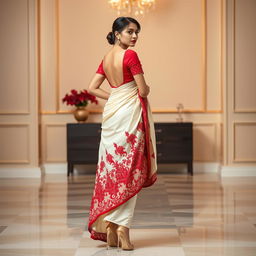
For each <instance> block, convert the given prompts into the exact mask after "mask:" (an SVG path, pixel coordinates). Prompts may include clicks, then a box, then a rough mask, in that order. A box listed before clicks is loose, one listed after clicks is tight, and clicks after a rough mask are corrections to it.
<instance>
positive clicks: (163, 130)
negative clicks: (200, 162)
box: [155, 122, 193, 175]
mask: <svg viewBox="0 0 256 256" xmlns="http://www.w3.org/2000/svg"><path fill="white" fill-rule="evenodd" d="M155 133H156V148H157V162H158V163H187V166H188V172H189V173H190V174H191V175H193V123H190V122H184V123H155Z"/></svg>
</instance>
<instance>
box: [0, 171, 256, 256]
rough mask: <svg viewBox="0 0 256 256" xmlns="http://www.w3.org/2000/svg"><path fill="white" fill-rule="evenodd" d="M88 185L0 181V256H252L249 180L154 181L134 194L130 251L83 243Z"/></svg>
mask: <svg viewBox="0 0 256 256" xmlns="http://www.w3.org/2000/svg"><path fill="white" fill-rule="evenodd" d="M93 186H94V176H93V175H75V176H74V177H70V178H67V177H66V175H64V174H63V175H62V174H58V175H57V174H56V175H53V174H51V175H46V176H44V177H42V179H1V180H0V255H1V256H9V255H12V256H32V255H33V256H34V255H35V256H36V255H43V256H62V255H63V256H87V255H88V256H96V255H97V256H103V255H109V256H114V255H132V256H137V255H138V256H139V255H140V256H141V255H147V256H158V255H173V256H212V255H214V256H222V255H223V256H224V255H228V256H255V255H256V196H255V195H256V178H225V179H220V177H219V176H218V175H217V174H212V173H211V174H195V175H194V176H193V177H191V176H189V175H187V174H158V180H157V182H156V183H155V185H154V186H152V187H149V188H145V189H143V190H142V191H141V192H140V193H139V195H138V199H137V205H136V208H135V215H134V219H133V225H132V227H131V230H130V236H131V241H132V242H133V243H134V246H135V250H134V251H117V250H116V249H112V250H106V244H105V243H104V242H101V241H95V240H92V239H90V238H89V233H88V232H87V221H88V210H89V206H90V200H91V196H92V192H93Z"/></svg>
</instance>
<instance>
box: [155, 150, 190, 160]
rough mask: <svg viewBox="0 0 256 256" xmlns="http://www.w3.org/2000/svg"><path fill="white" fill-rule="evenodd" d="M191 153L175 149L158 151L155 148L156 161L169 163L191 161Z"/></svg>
mask: <svg viewBox="0 0 256 256" xmlns="http://www.w3.org/2000/svg"><path fill="white" fill-rule="evenodd" d="M191 160H192V157H191V153H188V152H184V153H183V154H181V153H180V152H177V151H173V152H171V151H169V152H167V151H158V150H157V162H158V163H170V162H186V161H191Z"/></svg>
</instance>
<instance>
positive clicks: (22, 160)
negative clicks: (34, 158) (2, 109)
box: [0, 123, 30, 164]
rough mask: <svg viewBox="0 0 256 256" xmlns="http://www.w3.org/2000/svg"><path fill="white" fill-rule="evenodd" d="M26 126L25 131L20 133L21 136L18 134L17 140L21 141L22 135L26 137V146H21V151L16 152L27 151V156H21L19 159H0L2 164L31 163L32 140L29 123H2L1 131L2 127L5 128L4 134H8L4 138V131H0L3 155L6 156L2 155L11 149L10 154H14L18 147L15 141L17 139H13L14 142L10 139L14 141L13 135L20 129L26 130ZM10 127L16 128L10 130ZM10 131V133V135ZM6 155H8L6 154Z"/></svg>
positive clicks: (22, 152)
mask: <svg viewBox="0 0 256 256" xmlns="http://www.w3.org/2000/svg"><path fill="white" fill-rule="evenodd" d="M24 127H25V131H23V133H22V134H20V136H17V138H16V140H15V141H21V139H22V137H25V138H26V139H25V141H24V147H23V148H20V150H19V152H16V154H17V155H18V154H21V155H23V154H24V152H25V156H24V157H21V158H19V159H9V160H3V159H0V164H29V163H30V151H29V145H30V140H29V124H21V123H0V131H1V129H3V128H4V129H5V130H6V131H5V133H4V135H6V137H5V138H4V136H3V135H2V133H3V131H2V132H0V138H2V139H1V143H0V144H1V147H2V149H4V150H3V151H2V153H1V157H4V155H3V156H2V154H5V153H6V150H7V153H8V152H9V151H10V153H9V154H8V155H11V156H12V153H13V152H15V151H16V150H15V149H17V146H18V145H17V144H16V143H15V141H13V144H11V143H10V141H12V138H11V137H13V136H15V135H16V134H17V133H18V131H19V129H22V128H23V130H24ZM10 128H15V130H14V129H13V131H10ZM8 133H9V135H8ZM5 157H6V156H5Z"/></svg>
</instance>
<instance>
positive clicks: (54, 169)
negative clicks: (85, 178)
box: [41, 163, 96, 174]
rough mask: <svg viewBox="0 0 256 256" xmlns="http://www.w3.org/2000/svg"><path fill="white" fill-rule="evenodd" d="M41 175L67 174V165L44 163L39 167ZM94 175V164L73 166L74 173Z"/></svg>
mask: <svg viewBox="0 0 256 256" xmlns="http://www.w3.org/2000/svg"><path fill="white" fill-rule="evenodd" d="M41 169H42V173H43V174H67V171H68V170H67V163H52V164H49V163H46V164H43V165H41ZM77 172H79V173H86V174H95V173H96V164H88V165H75V166H74V173H77Z"/></svg>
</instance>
